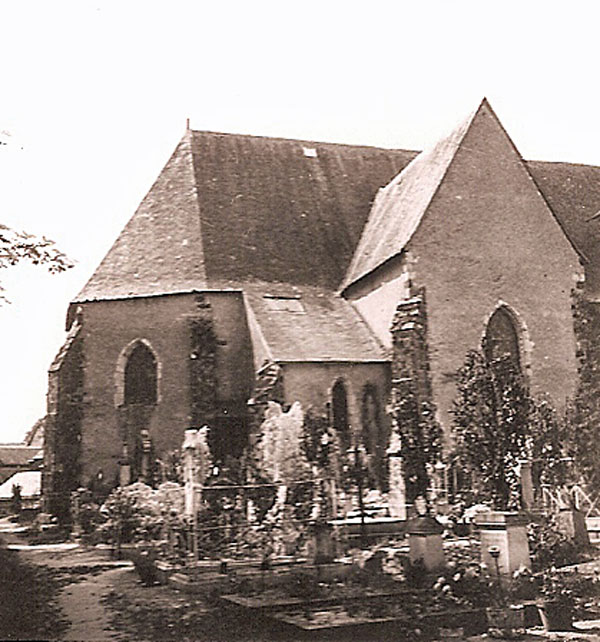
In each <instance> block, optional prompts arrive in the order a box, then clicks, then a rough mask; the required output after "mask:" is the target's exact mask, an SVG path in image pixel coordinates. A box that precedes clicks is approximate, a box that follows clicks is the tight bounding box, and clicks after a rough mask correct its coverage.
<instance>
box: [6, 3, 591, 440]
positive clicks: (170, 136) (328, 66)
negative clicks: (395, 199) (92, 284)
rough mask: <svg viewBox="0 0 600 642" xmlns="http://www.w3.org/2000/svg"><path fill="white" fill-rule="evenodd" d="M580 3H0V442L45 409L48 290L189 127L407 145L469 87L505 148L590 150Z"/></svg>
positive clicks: (446, 117)
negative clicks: (29, 239)
mask: <svg viewBox="0 0 600 642" xmlns="http://www.w3.org/2000/svg"><path fill="white" fill-rule="evenodd" d="M597 6H600V5H598V3H596V2H593V1H591V0H590V1H589V2H573V1H571V2H551V1H548V0H546V1H545V2H528V1H527V0H520V2H506V1H502V2H494V1H491V0H488V1H486V2H482V1H481V0H478V1H474V2H464V1H452V0H443V1H440V2H435V1H427V0H418V1H415V0H411V1H409V2H405V1H402V0H395V1H394V2H377V1H374V0H370V1H369V2H354V3H353V2H349V1H348V0H346V1H345V2H328V1H327V0H321V1H320V2H308V1H306V0H303V1H302V2H290V1H288V2H282V1H281V0H279V1H278V2H272V3H271V2H261V1H260V0H254V1H252V2H248V1H247V0H246V1H245V2H226V1H223V0H220V1H215V0H213V1H212V2H206V3H203V2H198V1H196V2H186V3H182V2H173V1H169V2H162V3H159V2H151V1H148V0H146V1H145V2H140V3H134V2H126V1H124V0H121V1H118V2H114V3H113V2H100V1H97V2H87V1H85V0H76V1H74V2H60V1H56V0H53V1H52V2H47V0H46V1H44V2H27V1H25V0H20V1H19V2H10V1H5V2H1V3H0V61H1V63H0V132H6V133H4V134H0V136H1V137H2V140H4V141H7V142H8V143H9V144H7V145H3V146H0V222H2V223H4V224H8V225H11V226H14V227H17V228H19V229H25V230H27V231H29V232H33V233H38V234H40V235H41V234H45V235H47V236H49V237H50V238H52V239H54V240H55V241H56V242H57V243H58V244H59V246H60V248H61V249H63V250H64V251H65V252H67V253H68V254H69V255H70V256H71V257H72V258H73V259H74V260H76V261H77V267H76V268H75V269H73V270H71V271H70V272H69V273H67V274H63V275H58V276H49V275H47V274H46V273H45V272H44V271H43V270H41V269H40V268H35V269H34V268H24V269H21V268H19V269H10V270H4V271H3V272H2V273H0V279H1V281H2V283H3V285H4V286H5V287H6V289H7V295H8V297H9V298H10V299H11V300H12V304H11V305H8V306H7V305H5V306H3V307H2V308H0V350H1V352H0V354H1V360H0V373H1V374H0V377H1V382H2V387H1V398H0V400H1V403H2V414H1V415H0V441H16V440H20V439H21V438H22V437H23V435H24V433H25V432H26V431H27V430H28V428H29V427H30V426H31V424H33V422H34V421H35V420H36V419H37V418H39V417H41V416H43V415H44V413H45V392H46V379H47V375H46V371H47V368H48V366H49V364H50V362H51V361H52V359H53V357H54V355H55V354H56V351H57V350H58V348H59V347H60V345H61V344H62V342H63V340H64V318H65V313H66V310H67V305H68V302H69V301H70V300H71V299H72V298H73V297H74V296H75V295H76V294H77V292H78V291H79V290H80V289H81V287H82V286H83V284H84V283H85V281H86V280H87V279H88V278H89V276H91V273H92V272H93V270H94V268H95V267H96V265H97V264H98V262H99V261H100V260H101V259H102V257H103V256H104V254H105V253H106V251H107V250H108V248H109V247H110V245H111V244H112V242H113V241H114V239H115V238H116V236H117V234H118V233H119V231H120V229H121V228H122V227H123V225H124V224H125V223H126V221H127V220H128V219H129V217H130V216H131V215H132V213H133V211H134V209H135V207H136V205H137V204H138V202H139V201H140V200H141V198H142V197H143V196H144V194H145V192H146V191H147V190H148V188H149V187H150V185H151V184H152V182H153V180H154V179H155V178H156V176H157V174H158V172H159V171H160V169H161V168H162V166H163V164H164V163H165V162H166V160H167V158H168V156H169V155H170V153H171V152H172V150H173V149H174V147H175V145H176V143H177V142H178V140H179V138H180V137H181V135H182V134H183V132H184V129H185V119H186V118H188V117H189V118H190V120H191V125H192V127H193V128H194V129H206V130H212V131H223V132H235V133H249V134H260V135H267V136H282V137H289V138H303V139H309V140H320V141H333V142H345V143H357V144H368V145H376V146H384V147H400V148H405V149H421V148H423V147H424V146H427V145H429V144H431V143H432V142H434V141H435V140H436V139H437V138H438V137H440V136H441V135H443V134H444V133H446V132H447V131H448V130H449V129H450V128H451V127H452V126H453V125H454V124H455V123H456V122H458V121H459V120H460V119H462V118H463V117H464V116H465V115H466V114H467V113H469V112H470V111H471V110H473V109H474V108H475V107H476V106H477V104H478V103H479V101H480V100H481V98H482V97H483V96H484V95H485V96H487V97H488V99H489V100H490V102H491V104H492V107H493V108H494V109H495V111H496V113H497V114H498V116H499V117H500V119H501V120H502V122H503V124H504V126H505V127H506V129H507V130H508V132H509V134H510V135H511V137H512V138H513V140H514V142H515V143H516V145H517V147H518V148H519V150H520V151H521V153H522V154H523V156H524V157H525V158H529V159H541V160H565V161H572V162H579V163H590V164H596V165H600V127H598V120H599V117H600V92H599V90H598V83H599V81H598V78H599V64H598V63H599V55H598V51H599V47H598V25H599V21H598V18H599V17H600V10H597V9H596V7H597Z"/></svg>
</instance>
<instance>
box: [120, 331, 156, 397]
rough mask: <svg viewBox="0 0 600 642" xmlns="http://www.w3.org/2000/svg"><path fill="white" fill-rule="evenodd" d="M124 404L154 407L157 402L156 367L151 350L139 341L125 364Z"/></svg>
mask: <svg viewBox="0 0 600 642" xmlns="http://www.w3.org/2000/svg"><path fill="white" fill-rule="evenodd" d="M124 376H125V389H124V399H123V401H124V403H125V404H126V405H134V404H135V405H137V404H140V405H145V406H151V405H154V404H155V403H156V401H157V394H156V385H157V367H156V359H155V357H154V355H153V354H152V350H150V348H149V347H148V346H146V345H145V344H144V343H142V342H141V341H140V342H138V343H136V345H135V347H134V348H133V350H132V351H131V352H130V353H129V357H128V358H127V363H126V364H125V372H124Z"/></svg>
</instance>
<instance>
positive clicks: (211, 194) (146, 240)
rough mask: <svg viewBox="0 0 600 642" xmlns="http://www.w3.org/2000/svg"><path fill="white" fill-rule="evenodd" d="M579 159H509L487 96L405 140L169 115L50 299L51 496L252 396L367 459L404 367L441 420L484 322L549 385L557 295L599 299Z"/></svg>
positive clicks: (562, 398)
mask: <svg viewBox="0 0 600 642" xmlns="http://www.w3.org/2000/svg"><path fill="white" fill-rule="evenodd" d="M599 212H600V167H591V166H585V165H575V164H569V163H556V162H542V161H526V160H524V159H523V158H522V156H521V155H520V153H519V151H518V150H517V148H516V146H515V144H514V143H513V142H512V140H511V138H510V137H509V135H508V134H507V132H506V131H505V129H504V128H503V126H502V124H501V123H500V121H499V119H498V117H497V116H496V114H495V113H494V111H493V110H492V108H491V106H490V105H489V103H488V102H487V100H483V101H482V103H481V104H480V105H479V106H478V107H477V109H476V110H475V111H474V112H473V113H471V114H470V115H469V116H468V117H467V118H466V119H465V120H464V121H463V122H461V123H460V124H459V125H458V126H457V127H456V128H455V129H454V130H453V131H452V132H451V133H450V134H449V136H447V137H446V138H444V139H443V140H440V141H439V142H438V143H437V144H435V145H434V146H433V147H431V148H430V149H427V150H425V151H422V152H416V151H408V150H394V149H379V148H374V147H366V146H353V145H342V144H332V143H318V142H309V141H300V140H287V139H279V138H263V137H256V136H248V135H234V134H219V133H210V132H201V131H193V130H189V129H188V130H187V131H186V132H185V134H184V136H183V138H182V139H181V141H180V142H179V144H178V145H177V146H176V148H175V150H174V152H173V154H172V156H171V158H170V159H169V161H168V162H167V164H166V165H165V167H164V168H163V170H162V171H161V172H160V174H159V176H158V178H157V179H156V181H155V183H154V185H153V186H152V187H151V189H150V191H149V192H148V194H147V195H146V197H145V198H144V199H143V201H142V202H141V204H140V205H139V207H138V209H137V211H136V212H135V213H134V214H133V216H132V218H131V219H130V221H129V222H128V223H127V225H126V226H125V228H124V229H123V231H122V232H121V234H120V236H119V237H118V238H117V240H116V241H115V243H114V245H113V246H112V248H111V249H110V250H109V252H108V254H107V255H106V257H105V258H104V259H103V261H102V262H101V263H100V265H99V266H98V268H97V269H96V271H95V272H94V274H93V275H92V276H91V278H90V279H89V281H88V282H87V284H86V285H85V287H84V288H83V290H82V291H81V292H80V293H79V294H78V295H77V296H76V297H75V298H74V299H73V301H72V303H71V305H70V306H69V309H68V312H67V320H66V331H67V336H66V340H65V343H64V345H63V347H62V349H61V350H60V352H59V354H58V355H57V356H56V358H55V360H54V362H53V363H52V365H51V367H50V370H49V386H48V410H47V418H46V427H45V453H44V458H45V460H44V472H43V492H44V497H45V501H46V502H47V507H48V508H49V510H50V511H53V510H56V506H58V505H60V502H61V501H62V500H61V498H62V499H64V498H65V497H66V496H67V495H68V493H69V492H70V491H71V490H73V489H75V488H77V487H79V486H82V485H88V484H89V483H90V482H91V480H94V479H103V480H105V481H106V482H107V483H109V484H116V483H118V479H119V470H120V466H122V465H123V464H124V463H126V464H127V465H128V466H129V467H130V469H131V471H132V475H133V477H136V475H138V474H139V473H140V470H139V467H140V451H141V449H143V448H151V449H152V452H153V453H154V454H155V456H156V457H157V458H159V459H160V457H164V456H166V453H168V452H169V451H172V450H174V449H177V448H179V447H180V445H181V443H182V439H183V435H184V431H185V430H186V429H188V428H190V427H199V426H201V425H205V424H206V425H209V426H210V428H211V435H212V439H213V444H212V446H213V448H214V451H215V455H216V458H217V459H219V457H224V456H225V455H227V454H230V455H238V454H240V453H241V452H242V450H243V448H244V446H245V444H246V443H247V440H248V432H249V425H250V423H251V418H252V416H253V413H256V412H257V409H260V408H261V407H262V404H264V403H265V401H266V400H269V399H273V400H277V401H280V402H281V403H283V404H292V403H293V402H295V401H299V402H300V403H301V404H302V406H303V408H308V407H312V408H316V409H319V410H322V411H324V412H327V413H328V414H329V416H330V419H331V425H332V426H333V428H334V429H335V430H336V431H337V433H338V435H339V438H340V442H341V443H342V445H343V446H344V447H348V448H349V447H351V446H352V445H356V444H357V443H358V442H360V443H361V444H362V445H363V446H364V447H365V449H366V451H367V452H369V453H370V454H371V455H372V456H373V458H374V460H376V461H380V462H381V461H383V459H384V458H385V456H386V450H387V449H388V446H389V442H390V422H389V418H388V415H387V413H386V406H387V404H388V402H389V399H390V395H391V394H392V392H393V391H394V388H395V387H396V390H398V389H399V388H398V386H401V385H402V382H403V381H407V380H408V381H411V382H413V384H414V386H415V387H416V389H417V390H419V391H420V394H422V395H426V396H427V398H428V399H429V400H430V401H431V402H432V404H433V407H435V409H436V413H437V419H438V421H439V422H440V424H441V426H442V427H443V428H444V430H445V431H448V430H449V427H450V424H451V408H452V402H453V399H454V397H455V394H456V373H457V370H458V369H459V368H460V367H461V365H462V364H463V362H464V359H465V356H466V354H467V352H468V351H469V350H472V349H477V348H479V347H481V345H482V339H483V338H484V337H487V338H488V339H489V341H488V345H490V346H491V349H492V350H493V349H498V350H501V351H509V352H511V353H512V354H513V356H514V358H515V359H516V361H517V362H518V364H519V366H520V368H521V370H522V373H523V375H524V377H525V378H526V380H527V382H528V384H529V386H530V388H531V390H532V391H533V392H534V393H535V394H547V395H548V396H549V397H550V398H551V399H552V400H553V403H554V404H555V406H556V407H557V408H562V407H564V405H565V403H566V400H567V399H568V398H569V397H570V396H571V395H572V394H573V393H574V391H575V388H576V385H577V381H578V368H579V364H580V358H581V348H580V345H579V342H578V337H577V336H576V332H575V328H574V319H573V316H574V314H573V309H574V303H573V301H574V296H575V293H579V295H580V296H583V297H584V298H585V300H586V301H587V302H589V303H590V304H591V305H593V304H594V303H595V302H596V301H598V300H600V299H599V296H600V216H598V214H599Z"/></svg>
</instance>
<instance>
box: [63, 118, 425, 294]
mask: <svg viewBox="0 0 600 642" xmlns="http://www.w3.org/2000/svg"><path fill="white" fill-rule="evenodd" d="M415 155H416V152H411V151H403V150H389V149H379V148H375V147H359V146H351V145H339V144H333V143H317V142H311V141H300V140H288V139H279V138H262V137H257V136H245V135H235V134H218V133H211V132H197V131H193V132H188V133H187V134H186V135H185V136H184V138H183V139H182V141H181V142H180V143H179V145H178V146H177V148H176V150H175V152H174V154H173V156H172V157H171V159H170V160H169V161H168V163H167V165H166V166H165V168H164V169H163V171H162V172H161V175H160V176H159V178H158V179H157V181H156V182H155V184H154V186H153V187H152V188H151V190H150V191H149V193H148V195H147V196H146V198H145V199H144V201H143V202H142V203H141V205H140V207H139V208H138V210H137V211H136V213H135V214H134V215H133V217H132V219H131V220H130V221H129V223H128V224H127V226H126V227H125V228H124V230H123V231H122V233H121V235H120V236H119V238H118V239H117V241H116V242H115V244H114V245H113V247H112V248H111V250H110V251H109V252H108V254H107V256H106V257H105V258H104V260H103V261H102V263H101V264H100V266H99V267H98V269H97V270H96V272H95V273H94V275H93V276H92V278H91V279H90V280H89V282H88V283H87V285H86V286H85V287H84V288H83V290H82V291H81V293H80V294H79V295H78V296H77V297H76V299H75V301H86V300H94V299H107V298H120V297H127V296H147V295H153V294H166V293H174V292H184V291H190V290H194V289H205V288H223V287H236V286H237V285H238V284H239V282H240V281H242V280H244V281H246V280H248V279H254V280H261V281H280V282H290V283H295V284H299V285H308V284H310V285H318V286H324V287H329V288H332V289H335V288H337V286H338V285H339V283H340V282H341V280H342V278H343V276H344V274H345V271H346V268H347V265H348V263H349V262H350V259H351V258H352V255H353V252H354V248H355V247H356V244H357V242H358V239H359V237H360V234H361V231H362V229H363V226H364V224H365V221H366V219H367V216H368V213H369V209H370V206H371V203H372V200H373V197H374V195H375V194H376V192H377V190H378V188H380V187H382V186H383V185H385V184H386V183H388V182H389V181H390V180H391V179H392V178H393V177H394V176H395V175H396V174H397V173H398V172H399V171H400V170H401V169H402V168H403V167H405V166H406V164H407V163H408V162H409V161H410V160H412V159H413V158H414V156H415Z"/></svg>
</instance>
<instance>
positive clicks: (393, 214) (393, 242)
mask: <svg viewBox="0 0 600 642" xmlns="http://www.w3.org/2000/svg"><path fill="white" fill-rule="evenodd" d="M482 105H483V103H482ZM479 109H481V106H480V107H479ZM479 109H478V110H477V111H479ZM476 113H477V112H473V113H472V114H470V115H469V116H468V118H466V119H465V120H464V121H463V122H461V123H460V125H458V127H456V129H454V130H453V131H452V133H451V134H450V135H449V136H447V137H446V138H443V139H442V140H440V141H439V142H437V143H436V144H435V145H434V146H433V147H431V148H430V149H428V150H425V151H423V152H421V153H420V154H419V155H418V156H417V157H416V158H415V159H414V160H413V161H411V162H410V163H409V164H408V165H407V166H406V167H405V168H404V170H403V171H402V172H400V174H398V176H396V177H395V178H394V179H393V180H392V181H391V182H390V183H389V184H388V185H386V186H385V187H384V188H382V189H380V190H379V192H378V193H377V196H376V198H375V202H374V203H373V207H372V208H371V213H370V214H369V219H368V221H367V224H366V226H365V229H364V231H363V233H362V236H361V238H360V241H359V243H358V246H357V248H356V251H355V253H354V257H353V259H352V262H351V264H350V267H349V268H348V272H347V275H346V278H345V280H344V282H343V284H342V289H344V288H346V287H347V286H349V285H350V284H352V283H354V282H355V281H358V280H359V279H361V278H362V277H363V276H366V275H367V274H368V273H369V272H372V271H373V270H374V269H375V268H377V267H378V266H380V265H381V264H383V263H385V262H386V261H387V260H389V259H390V258H392V257H394V256H396V255H397V254H400V252H402V250H403V249H404V246H405V245H406V243H408V241H409V240H410V238H411V236H412V235H413V233H414V232H415V230H416V229H417V227H418V226H419V223H420V222H421V219H422V217H423V215H424V214H425V212H426V210H427V208H428V207H429V204H430V203H431V200H432V199H433V197H434V195H435V193H436V192H437V189H438V187H439V186H440V183H441V182H442V179H443V178H444V176H445V175H446V171H447V169H448V167H449V166H450V163H451V162H452V159H453V158H454V154H455V153H456V150H457V149H458V147H459V145H460V143H461V141H462V139H463V137H464V135H465V133H466V132H467V130H468V129H469V126H470V124H471V122H472V120H473V118H474V116H475V114H476Z"/></svg>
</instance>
